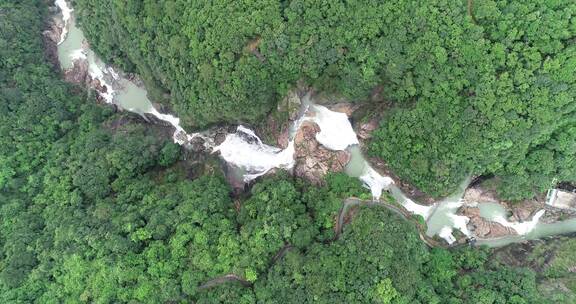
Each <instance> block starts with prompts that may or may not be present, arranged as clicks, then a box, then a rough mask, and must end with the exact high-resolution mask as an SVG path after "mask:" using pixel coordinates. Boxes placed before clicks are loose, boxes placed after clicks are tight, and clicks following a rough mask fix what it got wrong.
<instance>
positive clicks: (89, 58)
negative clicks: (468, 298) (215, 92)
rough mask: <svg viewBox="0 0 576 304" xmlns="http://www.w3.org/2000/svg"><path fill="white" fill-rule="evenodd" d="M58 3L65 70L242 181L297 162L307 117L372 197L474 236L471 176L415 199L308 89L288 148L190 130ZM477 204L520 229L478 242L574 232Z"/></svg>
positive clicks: (446, 235) (447, 234) (438, 228)
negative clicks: (86, 77)
mask: <svg viewBox="0 0 576 304" xmlns="http://www.w3.org/2000/svg"><path fill="white" fill-rule="evenodd" d="M55 5H56V6H57V7H58V8H59V9H60V14H59V15H58V16H57V17H56V18H60V19H61V20H62V21H63V23H64V29H63V31H62V36H61V39H60V41H59V43H58V59H59V62H60V65H61V68H62V69H63V70H67V69H70V68H72V67H73V65H74V63H75V62H76V61H79V60H85V62H87V63H88V67H89V68H88V73H89V74H90V76H91V77H92V78H93V79H97V80H99V81H100V83H101V85H103V86H104V87H105V88H106V91H105V92H104V93H102V92H99V94H100V96H101V97H102V98H103V99H104V100H105V101H106V102H107V103H110V104H114V105H116V106H118V107H120V108H122V109H124V110H127V111H130V112H134V113H136V114H139V115H144V114H150V115H153V116H155V117H156V118H158V119H160V120H162V121H165V122H168V123H169V124H170V125H172V126H173V127H174V129H175V131H174V134H173V140H174V142H176V143H178V144H180V145H184V146H186V145H188V144H189V143H190V141H191V140H192V139H193V138H195V137H201V138H202V139H203V140H204V143H205V144H204V145H205V146H206V147H207V148H210V149H211V150H212V153H215V152H219V153H220V157H221V158H222V160H223V161H225V162H226V163H228V164H230V165H231V167H233V168H237V170H238V171H237V172H235V173H234V174H236V175H238V176H241V178H242V180H243V181H244V182H250V181H252V180H254V179H256V178H257V177H259V176H262V175H264V174H266V173H267V172H268V171H270V170H271V169H274V168H281V169H287V170H289V169H291V168H293V167H294V164H295V157H294V154H295V148H294V145H295V144H294V139H295V134H296V132H297V131H298V129H299V128H300V126H301V124H302V123H303V122H304V121H312V122H314V123H316V124H317V125H318V126H319V128H320V132H318V133H317V134H316V140H317V141H318V142H319V143H320V144H321V145H322V146H324V147H325V148H327V149H329V150H332V151H343V150H346V151H348V152H349V153H350V155H351V158H350V161H349V163H348V164H347V165H346V168H345V172H346V173H347V174H348V175H349V176H352V177H356V178H358V179H360V180H361V181H362V182H363V183H364V185H365V186H366V188H368V189H370V191H371V193H372V197H373V199H374V200H379V199H380V196H381V195H382V192H383V191H388V193H389V194H390V195H391V196H392V197H393V198H394V199H395V200H396V202H397V203H398V204H400V205H401V206H402V207H404V208H405V209H406V210H407V211H409V212H411V213H413V214H415V215H419V216H421V217H422V218H423V219H424V220H425V221H426V223H427V231H426V235H427V236H429V237H433V236H435V235H437V236H439V237H441V238H442V239H444V240H445V241H446V242H447V243H448V244H453V243H454V242H456V237H454V235H453V232H454V230H459V231H460V232H461V233H462V234H464V235H465V236H466V237H468V238H473V237H474V235H473V233H472V232H471V231H469V229H468V227H467V224H468V222H469V220H470V219H469V218H468V217H466V216H462V215H458V214H457V211H458V209H459V208H460V207H461V206H462V205H463V201H462V197H463V195H464V191H465V190H466V188H467V187H468V185H469V182H470V178H468V179H466V180H465V181H463V182H462V183H461V185H460V186H459V188H458V190H457V191H456V192H455V193H454V194H452V195H450V196H448V197H446V198H445V199H443V200H440V201H438V202H436V203H434V204H432V205H430V206H426V205H421V204H418V203H416V202H414V201H413V200H411V199H410V198H408V197H407V196H406V195H405V194H404V193H403V192H402V191H401V189H400V188H398V187H397V186H396V185H395V184H394V181H393V179H392V178H390V177H388V176H383V175H381V174H380V173H378V172H377V171H376V170H375V169H374V168H372V167H371V166H370V164H369V163H368V161H367V160H366V159H365V157H364V155H363V154H362V149H361V147H360V142H359V140H358V137H357V136H356V133H355V131H354V129H353V128H352V125H351V123H350V120H349V119H348V116H347V115H346V114H345V113H340V112H334V111H331V110H329V109H328V108H326V107H324V106H322V105H318V104H315V103H314V102H313V100H311V98H310V96H309V95H307V96H305V97H304V98H303V99H302V107H301V109H300V116H299V117H300V118H299V119H298V120H296V121H295V122H294V123H293V125H292V126H291V129H290V137H289V143H288V146H287V147H286V148H285V149H281V148H278V147H274V146H270V145H267V144H265V143H263V142H262V140H261V139H260V138H259V137H258V136H257V135H256V134H255V133H254V131H253V130H251V129H249V128H247V127H245V126H242V125H239V126H238V127H237V129H236V132H235V133H229V134H228V135H227V136H226V138H225V140H224V142H222V143H221V144H219V145H215V144H214V141H213V140H212V139H211V138H210V137H209V136H206V135H205V133H203V132H199V133H187V132H186V131H185V130H184V128H182V126H181V125H180V119H179V118H178V117H176V116H173V115H170V114H165V113H160V112H159V111H158V110H157V109H155V108H154V105H153V103H152V102H151V101H150V100H149V99H148V96H147V91H146V90H145V88H143V87H140V86H138V85H137V84H135V83H134V82H132V81H130V80H128V79H126V78H125V77H124V76H123V75H122V73H121V72H118V71H116V70H114V68H112V67H111V66H109V65H107V64H105V63H104V62H102V60H101V59H100V58H98V56H96V54H95V53H94V52H93V51H92V50H91V49H90V48H89V47H88V45H87V43H85V37H84V34H83V32H82V30H80V28H78V27H77V25H76V21H75V17H74V13H73V9H72V8H71V7H70V6H69V4H68V3H67V2H66V1H65V0H56V1H55ZM494 205H497V206H494ZM478 206H479V208H480V212H481V217H483V218H485V219H487V220H491V221H494V222H496V223H499V224H501V225H503V226H505V227H509V228H512V229H513V230H515V231H516V232H517V233H518V235H511V236H506V237H502V238H497V239H478V240H477V242H476V244H478V245H488V246H491V247H497V246H504V245H507V244H510V243H514V242H520V241H523V240H530V239H537V238H542V237H547V236H552V235H558V234H564V233H570V232H576V219H571V220H566V221H562V222H556V223H553V224H544V223H540V222H539V219H540V218H541V217H542V216H543V215H544V210H540V211H538V212H537V213H536V214H535V215H534V216H533V219H532V220H530V221H526V222H522V223H516V222H509V221H508V220H507V219H506V210H504V209H503V207H502V206H501V205H498V204H492V205H490V204H489V203H481V202H479V204H478Z"/></svg>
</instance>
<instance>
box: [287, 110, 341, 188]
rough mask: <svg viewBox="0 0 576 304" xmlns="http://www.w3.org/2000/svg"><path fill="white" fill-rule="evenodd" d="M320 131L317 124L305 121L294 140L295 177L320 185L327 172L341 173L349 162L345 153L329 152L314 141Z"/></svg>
mask: <svg viewBox="0 0 576 304" xmlns="http://www.w3.org/2000/svg"><path fill="white" fill-rule="evenodd" d="M319 131H320V128H319V127H318V125H317V124H315V123H313V122H309V121H306V122H304V123H303V124H302V126H301V127H300V129H299V130H298V132H297V133H296V138H295V150H296V153H295V157H296V165H295V168H294V173H295V174H296V176H299V177H302V178H305V179H307V180H309V181H310V182H311V183H313V184H316V185H318V184H321V183H322V180H323V178H324V176H325V175H326V174H327V173H328V172H341V171H343V170H344V168H345V167H346V164H348V162H349V161H350V153H348V152H347V151H331V150H328V149H326V148H324V147H323V146H322V145H321V144H320V143H318V141H317V140H316V133H318V132H319Z"/></svg>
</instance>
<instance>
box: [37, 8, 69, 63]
mask: <svg viewBox="0 0 576 304" xmlns="http://www.w3.org/2000/svg"><path fill="white" fill-rule="evenodd" d="M63 27H64V23H63V22H62V20H61V19H58V18H54V20H53V21H51V22H49V23H48V28H47V29H46V30H45V31H44V32H43V33H42V34H43V37H42V38H43V41H44V53H45V54H46V59H48V61H49V62H50V63H51V64H52V65H53V66H54V67H55V69H60V62H59V61H58V42H59V41H60V36H61V35H62V28H63Z"/></svg>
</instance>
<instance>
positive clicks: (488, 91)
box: [74, 0, 576, 200]
mask: <svg viewBox="0 0 576 304" xmlns="http://www.w3.org/2000/svg"><path fill="white" fill-rule="evenodd" d="M74 5H75V7H76V8H77V12H78V15H79V18H80V20H81V25H82V27H83V28H84V30H85V31H86V35H87V37H88V38H89V40H90V41H91V42H92V45H93V47H94V48H95V49H96V51H97V52H98V53H100V54H102V56H104V58H105V59H106V60H108V61H110V62H114V63H116V64H118V65H120V66H121V67H122V68H124V69H126V70H128V71H136V72H138V73H139V74H140V75H141V76H142V77H143V78H144V79H145V80H146V82H147V83H148V88H149V89H150V90H151V93H152V95H153V96H154V97H155V98H156V99H158V100H160V99H163V98H164V97H163V96H164V95H163V94H162V93H161V92H162V91H163V92H166V93H169V95H166V96H169V102H170V103H171V104H172V105H173V109H174V111H176V112H177V113H178V115H180V116H181V117H182V118H183V121H184V122H185V124H187V125H190V126H192V125H195V126H203V125H206V124H209V123H213V122H219V121H243V122H257V121H258V119H260V118H262V117H263V115H264V114H266V113H268V112H269V111H271V110H272V109H273V106H274V105H275V103H276V101H277V100H278V99H280V98H282V97H283V96H284V95H285V93H286V91H287V90H288V89H289V88H291V87H294V85H295V84H296V82H297V81H299V80H301V81H304V82H305V83H307V84H309V85H311V86H313V87H316V88H317V89H318V90H321V91H327V92H332V93H337V94H341V95H343V96H345V97H347V98H349V99H351V100H357V101H367V102H370V101H371V102H372V103H375V102H378V101H375V100H374V99H371V98H370V96H371V93H372V92H381V93H380V95H381V98H383V99H384V100H385V101H386V102H389V103H390V107H389V111H387V112H386V114H385V117H384V119H383V120H382V124H381V128H380V129H379V130H378V131H377V132H375V135H376V136H375V138H374V140H373V141H372V144H371V146H370V151H371V153H372V155H373V156H378V157H381V158H382V159H384V160H385V161H386V162H387V163H388V164H389V166H390V167H391V169H393V170H394V171H395V173H397V174H398V175H399V176H401V177H402V178H404V179H405V180H407V181H410V182H411V183H413V184H414V185H416V186H418V187H419V188H421V189H422V190H424V191H425V192H428V193H430V194H432V195H446V194H448V193H449V192H450V191H452V190H454V188H455V187H456V186H457V185H458V184H459V182H460V181H461V180H463V179H464V177H465V176H467V175H469V174H473V175H482V174H487V175H490V174H493V175H495V176H497V177H498V180H497V186H498V191H499V193H500V194H501V195H502V197H503V198H505V199H512V200H517V199H523V198H528V197H532V196H534V195H535V194H537V193H541V192H543V191H544V190H545V189H547V188H549V187H551V186H553V181H554V180H555V181H575V180H576V160H575V158H576V156H575V153H576V136H575V134H576V102H575V101H574V97H575V95H576V91H575V84H574V81H575V79H576V76H574V71H575V70H576V47H575V46H574V37H576V17H575V14H576V4H575V3H574V2H573V1H545V0H529V1H520V2H519V1H510V0H499V1H492V0H489V1H466V0H460V1H446V0H433V1H430V0H426V1H424V0H422V1H366V0H354V1H307V0H292V1H274V0H258V1H236V0H234V1H195V2H193V3H189V1H182V0H178V1H139V0H138V1H136V0H134V1H114V0H75V1H74ZM469 5H470V7H469Z"/></svg>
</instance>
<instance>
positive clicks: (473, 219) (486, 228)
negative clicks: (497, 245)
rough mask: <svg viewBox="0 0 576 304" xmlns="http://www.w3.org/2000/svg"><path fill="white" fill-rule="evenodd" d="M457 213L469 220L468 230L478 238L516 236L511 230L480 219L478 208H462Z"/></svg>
mask: <svg viewBox="0 0 576 304" xmlns="http://www.w3.org/2000/svg"><path fill="white" fill-rule="evenodd" d="M459 213H460V214H461V215H464V216H467V217H468V218H470V222H468V228H469V229H471V230H472V231H474V234H475V235H476V236H477V237H479V238H497V237H502V236H506V235H513V234H516V231H514V230H513V229H511V228H507V227H504V226H502V225H500V224H498V223H495V222H491V221H488V220H485V219H484V218H482V217H481V216H480V209H478V208H475V207H463V208H461V209H460V210H459Z"/></svg>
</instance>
